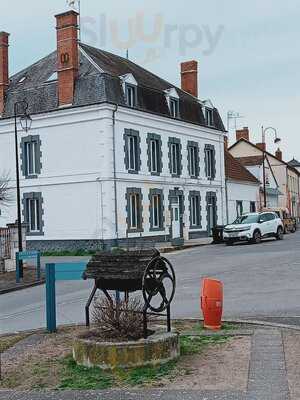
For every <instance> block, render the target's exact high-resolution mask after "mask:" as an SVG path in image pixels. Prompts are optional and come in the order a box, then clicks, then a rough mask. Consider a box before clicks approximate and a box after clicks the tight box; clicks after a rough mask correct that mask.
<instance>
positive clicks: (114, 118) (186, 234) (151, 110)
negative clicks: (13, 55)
mask: <svg viewBox="0 0 300 400" xmlns="http://www.w3.org/2000/svg"><path fill="white" fill-rule="evenodd" d="M56 19H57V51H55V52H54V53H52V54H50V55H48V56H47V57H45V58H44V59H42V60H40V61H38V62H37V63H35V64H33V65H32V66H30V67H28V68H26V69H24V70H23V71H21V72H19V73H17V74H16V75H14V76H12V77H11V78H10V80H8V72H7V71H6V65H7V62H6V61H7V53H8V47H7V46H6V44H7V43H8V35H7V34H6V33H4V32H2V33H0V74H2V75H1V76H0V112H1V116H2V118H0V172H1V171H3V170H5V171H9V172H10V174H11V177H12V186H13V187H12V190H14V191H15V182H14V180H13V179H14V159H15V153H14V120H13V109H14V104H15V103H16V102H17V101H22V100H24V99H26V100H27V102H28V104H29V108H28V111H29V113H30V115H31V117H32V119H33V123H32V128H31V130H30V132H28V133H26V132H24V131H22V130H21V129H20V130H19V134H18V135H19V149H20V159H21V165H20V174H21V191H22V207H23V216H24V221H25V222H26V223H27V224H28V230H27V243H28V246H29V248H35V249H42V250H45V249H74V248H99V247H100V246H101V245H102V244H108V245H112V244H113V245H115V244H116V243H122V242H124V241H127V240H136V239H142V240H145V239H147V240H150V239H151V240H154V241H164V240H172V241H174V242H182V240H187V239H189V238H198V237H202V236H207V235H208V234H210V233H211V228H212V227H213V226H214V225H215V224H217V223H218V224H222V223H224V222H225V221H226V215H225V213H226V210H225V176H224V132H225V129H224V126H223V123H222V120H221V118H220V116H219V113H218V111H217V109H216V108H214V107H213V105H212V104H211V102H210V101H206V102H202V101H200V100H198V98H197V97H196V96H195V94H196V93H197V91H198V88H197V63H196V62H187V63H183V64H182V65H181V77H182V88H181V89H179V88H177V87H174V86H173V85H171V84H170V83H168V82H166V81H164V80H162V79H161V78H159V77H157V76H155V75H153V74H152V73H150V72H148V71H146V70H144V69H143V68H141V67H139V66H138V65H136V64H134V63H132V62H130V61H129V60H126V59H123V58H121V57H118V56H116V55H113V54H110V53H107V52H105V51H102V50H99V49H96V48H93V47H90V46H87V45H85V44H82V43H78V41H77V22H78V21H77V19H78V15H77V13H76V12H74V11H70V12H67V13H64V14H60V15H58V16H56ZM3 71H4V72H3ZM2 82H3V83H2ZM1 93H2V94H3V93H4V94H5V95H4V96H2V97H1ZM190 93H192V94H190ZM1 101H2V103H1ZM0 218H1V219H0V225H2V226H3V225H4V224H6V223H10V222H14V221H15V220H16V208H15V207H14V206H11V207H10V208H7V209H3V210H2V215H1V217H0Z"/></svg>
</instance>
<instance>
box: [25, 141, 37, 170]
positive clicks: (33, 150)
mask: <svg viewBox="0 0 300 400" xmlns="http://www.w3.org/2000/svg"><path fill="white" fill-rule="evenodd" d="M24 150H25V162H26V175H27V176H30V175H36V174H37V143H36V142H35V141H33V142H25V146H24Z"/></svg>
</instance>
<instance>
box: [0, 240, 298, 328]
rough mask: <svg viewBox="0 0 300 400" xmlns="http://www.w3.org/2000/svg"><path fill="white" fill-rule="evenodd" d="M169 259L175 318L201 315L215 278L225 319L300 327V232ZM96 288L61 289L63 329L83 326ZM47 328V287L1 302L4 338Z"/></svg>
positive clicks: (65, 285) (80, 285) (84, 284)
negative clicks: (204, 291)
mask: <svg viewBox="0 0 300 400" xmlns="http://www.w3.org/2000/svg"><path fill="white" fill-rule="evenodd" d="M167 257H168V258H169V259H170V261H171V262H172V263H173V265H174V267H175V270H176V275H177V292H176V296H175V300H174V303H173V306H172V316H173V317H199V316H200V315H201V313H200V306H199V296H200V283H201V279H202V278H203V277H212V278H216V279H220V280H221V281H223V283H224V290H225V296H224V316H225V317H228V318H259V319H267V318H270V319H272V318H274V317H288V320H293V321H298V319H297V318H291V317H298V316H300V232H297V233H296V234H290V235H287V236H285V240H284V241H279V242H278V241H274V240H268V241H265V242H263V243H262V244H260V245H248V244H238V245H235V246H234V247H226V246H224V245H217V246H204V247H200V248H195V249H192V250H186V251H181V252H176V253H172V254H168V255H167ZM81 259H82V258H80V260H81ZM76 260H78V258H76ZM45 261H47V262H49V261H50V260H49V259H47V260H44V262H45ZM51 261H52V262H55V261H56V260H55V259H51ZM60 261H61V260H60ZM91 286H92V282H59V283H58V284H57V305H58V306H57V310H58V312H57V314H58V315H57V319H58V324H66V323H77V322H78V323H80V322H83V320H84V304H85V302H86V300H87V298H88V296H89V293H90V290H91ZM44 326H45V288H44V286H40V287H35V288H31V289H26V290H23V291H21V292H15V293H10V294H6V295H2V296H0V334H1V333H6V332H13V331H19V330H24V329H33V328H39V327H44Z"/></svg>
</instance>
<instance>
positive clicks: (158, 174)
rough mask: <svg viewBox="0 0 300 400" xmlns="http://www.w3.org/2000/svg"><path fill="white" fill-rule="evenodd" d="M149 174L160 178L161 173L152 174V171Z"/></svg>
mask: <svg viewBox="0 0 300 400" xmlns="http://www.w3.org/2000/svg"><path fill="white" fill-rule="evenodd" d="M150 174H151V175H152V176H160V174H161V172H153V171H150Z"/></svg>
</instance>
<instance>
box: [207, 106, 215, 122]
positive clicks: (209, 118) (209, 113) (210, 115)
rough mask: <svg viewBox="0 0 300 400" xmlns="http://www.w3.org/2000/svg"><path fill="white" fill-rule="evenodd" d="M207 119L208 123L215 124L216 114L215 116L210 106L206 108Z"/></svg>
mask: <svg viewBox="0 0 300 400" xmlns="http://www.w3.org/2000/svg"><path fill="white" fill-rule="evenodd" d="M205 120H206V124H207V125H208V126H213V125H214V116H213V110H212V109H210V108H206V109H205Z"/></svg>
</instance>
